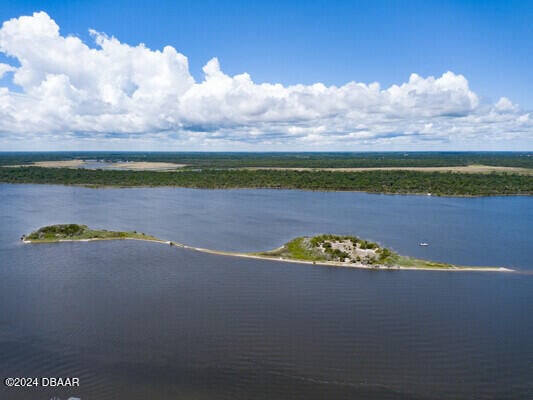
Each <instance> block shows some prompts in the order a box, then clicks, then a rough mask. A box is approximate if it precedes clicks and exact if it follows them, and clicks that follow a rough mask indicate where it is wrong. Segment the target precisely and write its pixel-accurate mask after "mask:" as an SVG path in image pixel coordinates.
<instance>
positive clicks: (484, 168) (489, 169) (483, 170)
mask: <svg viewBox="0 0 533 400" xmlns="http://www.w3.org/2000/svg"><path fill="white" fill-rule="evenodd" d="M235 169H246V170H250V171H258V170H274V171H338V172H362V171H417V172H455V173H461V174H491V173H502V172H504V173H507V174H520V175H533V169H531V168H520V167H502V166H493V165H465V166H455V167H357V168H311V167H290V168H289V167H287V168H284V167H245V168H235Z"/></svg>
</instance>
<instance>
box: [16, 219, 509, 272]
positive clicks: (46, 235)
mask: <svg viewBox="0 0 533 400" xmlns="http://www.w3.org/2000/svg"><path fill="white" fill-rule="evenodd" d="M21 240H22V241H23V242H24V243H58V242H74V241H81V242H89V241H96V240H143V241H150V242H157V243H164V244H168V245H170V246H176V247H180V248H184V249H189V250H194V251H199V252H202V253H209V254H216V255H222V256H230V257H244V258H253V259H261V260H271V261H282V262H290V263H300V264H312V265H323V266H329V267H346V268H362V269H377V270H429V271H481V272H511V271H513V270H512V269H509V268H502V267H467V266H458V265H453V264H446V263H440V262H434V261H427V260H421V259H417V258H412V257H407V256H402V255H399V254H397V253H395V252H394V251H392V250H390V249H387V248H385V247H383V246H380V245H379V244H377V243H374V242H369V241H367V240H364V239H360V238H358V237H356V236H346V235H331V234H328V235H318V236H313V237H299V238H296V239H293V240H291V241H290V242H288V243H286V244H285V245H283V246H281V247H279V248H277V249H274V250H271V251H266V252H258V253H238V252H229V251H218V250H211V249H204V248H201V247H193V246H188V245H185V244H183V243H178V242H173V241H168V240H162V239H158V238H156V237H154V236H151V235H146V234H145V233H139V232H137V231H128V232H123V231H108V230H95V229H90V228H88V227H87V226H86V225H78V224H62V225H51V226H45V227H42V228H40V229H38V230H36V231H34V232H32V233H30V234H29V235H23V236H22V238H21Z"/></svg>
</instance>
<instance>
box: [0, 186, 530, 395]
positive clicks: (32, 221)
mask: <svg viewBox="0 0 533 400" xmlns="http://www.w3.org/2000/svg"><path fill="white" fill-rule="evenodd" d="M56 223H83V224H87V225H90V226H91V227H95V228H107V229H113V230H137V231H139V232H145V233H147V234H152V235H154V236H157V237H160V238H162V239H168V240H175V241H178V242H183V243H186V244H189V245H194V246H201V247H207V248H211V249H220V250H236V251H254V250H266V249H270V248H274V247H278V246H279V245H281V244H283V243H284V242H285V241H287V240H288V239H290V238H292V237H295V236H299V235H311V234H316V233H325V232H331V233H342V234H356V235H358V236H360V237H362V238H366V239H371V240H374V241H378V242H380V243H381V244H383V245H385V246H388V247H391V248H393V249H395V250H396V251H398V252H400V253H402V254H406V255H412V256H418V257H421V258H426V259H433V260H439V261H445V262H451V263H457V264H463V265H494V266H505V267H510V268H513V269H516V270H518V272H514V273H487V272H485V273H481V272H432V271H368V270H356V269H345V268H328V267H320V266H310V265H297V264H289V263H279V262H275V261H262V260H250V259H239V258H233V257H225V256H216V255H210V254H203V253H198V252H194V251H191V250H184V249H179V248H175V247H170V246H167V245H163V244H157V243H147V242H133V241H108V242H91V243H60V244H40V245H24V244H22V243H21V242H20V240H19V239H20V236H21V235H22V234H24V233H28V232H30V231H32V230H34V229H36V228H39V227H41V226H43V225H48V224H56ZM532 237H533V197H490V198H439V197H429V196H388V195H370V194H364V193H332V192H329V193H323V192H306V191H285V190H192V189H178V188H154V189H148V188H142V189H86V188H77V187H65V186H52V185H5V184H4V185H0V378H2V385H1V386H0V399H9V400H11V399H13V400H18V399H23V400H26V399H28V400H49V399H51V398H52V397H54V396H56V397H57V398H60V399H62V400H67V399H68V397H69V396H75V397H78V398H80V399H81V400H122V399H124V400H130V399H131V400H141V399H143V400H144V399H154V400H159V399H163V400H166V399H173V400H174V399H185V400H189V399H191V400H192V399H195V400H196V399H228V400H240V399H243V400H248V399H272V400H277V399H279V400H284V399H298V400H299V399H305V400H315V399H321V400H322V399H328V400H329V399H332V400H336V399H380V400H381V399H383V400H388V399H428V400H429V399H495V400H496V399H497V400H502V399H517V400H523V399H530V398H533V363H532V362H531V360H533V340H532V336H531V335H532V332H533V262H532V261H531V260H532V259H533V242H532ZM420 242H428V243H429V244H430V245H429V246H427V247H421V246H419V245H418V244H419V243H420ZM59 376H61V377H77V378H79V379H80V387H78V388H70V389H59V388H51V387H47V388H43V387H39V388H20V387H19V388H7V387H6V386H4V384H3V381H4V379H5V378H8V377H59Z"/></svg>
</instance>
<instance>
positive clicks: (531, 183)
mask: <svg viewBox="0 0 533 400" xmlns="http://www.w3.org/2000/svg"><path fill="white" fill-rule="evenodd" d="M0 182H4V183H43V184H64V185H87V186H123V187H128V186H179V187H188V188H213V189H215V188H216V189H226V188H271V189H272V188H273V189H305V190H326V191H327V190H338V191H364V192H371V193H397V194H409V193H414V194H426V193H431V194H432V195H447V196H479V195H532V194H533V176H528V175H517V174H506V173H491V174H462V173H451V172H447V173H441V172H417V171H361V172H341V171H291V170H284V171H280V170H255V171H253V170H231V169H229V170H228V169H201V170H183V171H177V172H176V171H173V172H156V171H117V170H88V169H68V168H41V167H18V168H10V167H1V168H0Z"/></svg>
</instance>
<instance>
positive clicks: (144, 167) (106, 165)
mask: <svg viewBox="0 0 533 400" xmlns="http://www.w3.org/2000/svg"><path fill="white" fill-rule="evenodd" d="M28 166H35V167H42V168H72V169H77V168H85V169H122V170H129V171H172V170H176V169H179V168H183V167H185V166H186V164H174V163H168V162H155V161H144V162H143V161H128V162H96V163H95V162H91V161H89V160H78V159H76V160H61V161H35V162H33V163H31V164H16V165H6V166H5V167H11V168H20V167H28Z"/></svg>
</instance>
